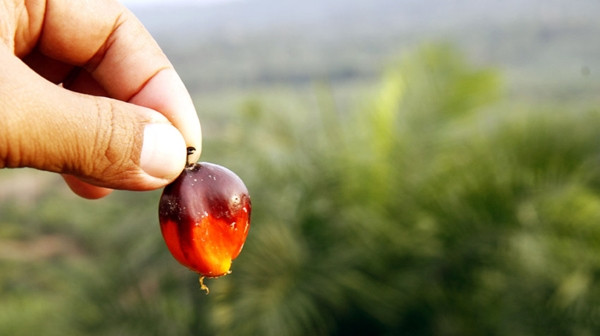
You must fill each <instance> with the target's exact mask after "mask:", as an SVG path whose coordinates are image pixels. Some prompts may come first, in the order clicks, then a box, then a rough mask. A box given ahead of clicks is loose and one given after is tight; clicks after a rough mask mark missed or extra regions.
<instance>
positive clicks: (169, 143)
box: [140, 124, 186, 179]
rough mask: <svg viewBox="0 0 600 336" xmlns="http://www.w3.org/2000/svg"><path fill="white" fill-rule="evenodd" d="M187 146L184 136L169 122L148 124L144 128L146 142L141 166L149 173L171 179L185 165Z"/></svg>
mask: <svg viewBox="0 0 600 336" xmlns="http://www.w3.org/2000/svg"><path fill="white" fill-rule="evenodd" d="M185 160H186V146H185V141H184V140H183V136H182V135H181V133H179V131H178V130H177V129H176V128H175V127H173V126H171V125H169V124H148V125H146V127H145V128H144V144H143V146H142V154H141V155H140V167H141V168H142V170H143V171H144V172H146V173H147V174H148V175H151V176H154V177H157V178H163V179H171V178H174V177H176V176H177V175H179V174H180V173H181V171H182V170H183V168H184V167H185Z"/></svg>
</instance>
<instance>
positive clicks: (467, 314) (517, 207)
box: [0, 45, 600, 335]
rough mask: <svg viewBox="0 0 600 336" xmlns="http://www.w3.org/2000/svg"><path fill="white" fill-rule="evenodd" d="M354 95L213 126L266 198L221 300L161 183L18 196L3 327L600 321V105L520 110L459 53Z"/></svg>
mask: <svg viewBox="0 0 600 336" xmlns="http://www.w3.org/2000/svg"><path fill="white" fill-rule="evenodd" d="M335 90H336V89H335V88H334V87H332V86H330V85H328V84H327V83H321V84H319V85H316V86H315V89H314V91H313V93H312V96H311V99H310V101H309V102H305V105H302V104H294V103H293V102H290V101H286V100H283V101H278V100H277V97H274V98H273V97H261V96H255V97H248V98H247V99H246V100H245V101H244V102H243V103H241V104H240V105H239V109H238V111H237V113H235V114H232V115H229V116H228V117H227V118H226V119H225V120H220V122H219V124H218V125H216V126H215V127H216V128H217V129H216V130H208V132H207V134H211V132H215V133H218V134H219V136H212V137H208V138H207V142H206V145H205V148H204V153H205V154H204V155H205V156H204V159H205V160H210V161H214V162H218V163H221V164H224V165H226V166H228V167H230V168H232V170H234V171H236V172H237V173H238V174H239V175H240V176H241V177H242V178H243V179H244V180H245V181H246V183H247V185H248V187H249V190H250V192H251V195H252V201H253V224H252V228H251V232H250V235H249V237H248V240H247V242H246V246H245V247H244V250H243V251H242V253H241V255H240V257H239V258H238V259H236V260H235V262H234V264H233V273H232V274H231V275H229V276H226V277H224V278H220V279H215V280H207V282H206V283H207V285H208V286H209V287H210V288H211V293H210V295H208V296H205V295H204V293H203V292H202V291H201V290H200V289H199V285H198V283H197V280H198V279H197V277H196V276H195V275H194V274H193V273H191V272H189V271H187V270H185V269H183V267H181V266H180V265H178V264H177V263H176V262H175V261H174V260H173V259H172V257H171V256H170V255H169V254H168V251H167V249H166V247H165V245H164V243H163V241H162V238H161V236H160V231H159V228H158V220H157V202H158V197H159V192H158V191H157V192H148V193H130V192H116V193H115V194H113V195H112V196H110V197H109V198H107V199H106V200H102V201H95V202H89V201H83V200H78V199H77V198H76V197H75V196H72V195H70V194H69V193H68V192H67V191H65V188H64V187H62V186H60V184H59V183H60V181H55V180H51V181H50V182H48V183H47V184H46V185H45V187H44V188H42V189H41V191H38V192H37V193H36V194H35V196H32V197H34V200H35V201H34V202H24V201H22V200H18V199H15V200H10V199H6V198H4V199H3V200H2V202H0V246H3V245H2V244H4V245H5V246H9V247H11V246H12V247H13V249H12V251H13V252H14V251H17V252H18V253H12V254H11V253H8V252H7V251H8V250H7V249H6V248H4V249H0V300H1V302H2V305H0V334H3V335H4V334H6V335H9V334H10V335H31V334H34V333H40V334H44V335H54V334H56V335H65V334H67V335H71V334H85V335H352V334H356V335H367V334H368V335H404V334H405V335H540V334H543V335H594V334H597V333H598V332H600V323H599V322H598V321H600V319H599V316H598V314H599V312H600V310H598V308H597V302H598V301H599V300H600V289H599V287H598V286H597V283H598V281H599V277H600V225H599V223H600V194H599V193H598V192H599V188H600V169H599V168H598V167H599V165H598V164H599V158H600V156H599V155H600V149H599V148H598V143H600V132H599V131H598V129H600V113H599V111H598V110H597V108H581V107H578V109H577V110H569V109H566V108H553V109H552V108H546V107H545V108H538V107H535V106H524V105H520V106H517V105H515V104H511V103H510V102H508V101H506V100H504V99H503V87H502V81H501V78H500V75H499V74H498V73H497V72H496V71H494V70H491V69H480V68H477V67H474V66H473V65H471V64H469V63H468V62H467V61H466V60H465V59H464V58H463V57H462V56H461V54H460V53H458V52H457V51H456V50H455V49H453V48H451V47H449V46H446V45H442V46H439V45H436V46H424V47H422V48H420V49H418V50H416V51H414V52H413V53H411V54H408V55H406V56H405V57H404V58H403V59H402V60H401V61H400V62H398V63H395V64H392V65H390V67H389V68H388V69H387V70H386V71H385V72H384V74H383V76H382V78H381V80H380V82H379V83H378V86H377V87H376V88H374V89H372V90H369V91H368V92H365V93H364V94H365V97H367V98H365V99H364V100H363V103H361V104H357V105H353V106H351V107H347V106H345V105H344V104H342V103H340V102H339V99H338V97H337V96H336V92H335ZM342 106H343V107H342ZM3 173H4V172H3ZM9 177H10V176H9ZM48 239H50V240H48ZM6 244H9V245H6ZM10 244H12V245H10ZM52 244H54V245H52ZM36 246H37V247H38V249H41V252H40V251H37V250H36ZM53 246H54V247H53ZM52 248H53V249H52ZM44 249H45V250H44ZM36 251H37V252H36Z"/></svg>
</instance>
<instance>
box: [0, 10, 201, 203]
mask: <svg viewBox="0 0 600 336" xmlns="http://www.w3.org/2000/svg"><path fill="white" fill-rule="evenodd" d="M189 146H191V147H195V148H196V152H195V154H194V155H193V156H191V157H190V160H191V161H194V162H195V161H196V160H198V158H199V156H200V151H201V130H200V122H199V121H198V116H197V114H196V111H195V109H194V106H193V103H192V100H191V98H190V96H189V94H188V92H187V90H186V89H185V87H184V85H183V83H182V81H181V79H180V78H179V76H178V75H177V73H176V72H175V70H174V69H173V66H172V65H171V64H170V63H169V61H168V59H167V58H166V56H165V55H164V54H163V52H162V51H161V50H160V48H159V47H158V45H157V44H156V42H155V41H154V40H153V39H152V37H151V36H150V34H149V33H148V32H147V31H146V30H145V29H144V27H143V26H142V24H141V23H140V22H139V21H138V20H137V19H136V18H135V17H134V16H133V14H132V13H131V12H129V11H128V10H127V9H126V8H124V7H123V6H122V5H120V4H119V3H118V2H117V1H116V0H102V1H79V0H46V1H42V0H40V1H35V0H9V1H4V2H3V3H2V4H0V168H4V167H9V168H15V167H32V168H36V169H42V170H47V171H52V172H56V173H61V174H63V177H64V178H65V181H66V182H67V184H68V185H69V186H70V187H71V189H72V190H73V191H74V192H75V193H77V194H78V195H80V196H82V197H86V198H99V197H102V196H105V195H107V194H108V193H110V191H111V190H112V189H126V190H151V189H156V188H160V187H162V186H164V185H166V184H167V183H169V182H170V181H172V180H173V179H175V177H177V176H178V175H179V173H180V172H181V171H182V170H183V169H184V167H185V163H186V147H189Z"/></svg>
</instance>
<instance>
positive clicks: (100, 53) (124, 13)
mask: <svg viewBox="0 0 600 336" xmlns="http://www.w3.org/2000/svg"><path fill="white" fill-rule="evenodd" d="M38 48H39V50H40V51H41V52H42V53H43V54H45V55H47V56H48V57H51V58H53V59H56V60H59V61H61V62H64V63H68V64H73V65H76V66H81V67H83V68H85V69H86V70H87V71H88V72H89V73H90V74H91V75H92V77H93V78H94V80H96V81H97V82H98V84H100V86H101V87H102V88H103V89H104V91H106V93H107V94H108V95H109V97H111V98H115V99H119V100H122V101H128V102H131V103H134V104H137V105H141V106H145V107H148V108H152V109H154V110H156V111H158V112H160V113H162V114H163V115H165V116H166V117H167V119H169V121H171V123H173V125H174V126H175V127H176V128H177V129H179V130H180V132H181V133H182V135H183V137H184V139H185V140H186V144H187V146H191V147H195V148H196V149H197V151H196V153H195V154H194V157H191V158H190V159H191V160H193V161H196V160H197V159H198V157H199V155H200V151H201V147H202V143H201V139H202V135H201V129H200V122H199V120H198V115H197V113H196V110H195V108H194V105H193V102H192V99H191V97H190V95H189V93H188V92H187V90H186V88H185V86H184V84H183V82H182V81H181V78H180V77H179V76H178V75H177V73H176V72H175V69H174V68H173V66H172V64H171V63H170V62H169V60H168V59H167V57H166V56H165V54H164V53H163V52H162V50H161V49H160V47H159V46H158V44H157V43H156V41H155V40H154V39H153V38H152V37H151V35H150V33H149V32H148V31H147V30H146V29H145V28H144V26H143V25H142V24H141V22H140V21H139V20H138V19H137V18H135V16H134V15H133V14H132V13H131V12H130V11H129V10H127V9H126V8H125V7H123V6H122V5H121V4H120V3H118V2H116V1H114V0H105V1H94V0H92V1H68V0H48V1H46V8H45V19H44V24H43V26H42V31H41V34H40V38H39V42H38Z"/></svg>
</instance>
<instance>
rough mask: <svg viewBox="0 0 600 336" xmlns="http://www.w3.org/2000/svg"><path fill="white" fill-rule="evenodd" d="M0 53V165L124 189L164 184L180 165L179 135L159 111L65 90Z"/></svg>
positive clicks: (182, 144)
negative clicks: (61, 174) (40, 170)
mask: <svg viewBox="0 0 600 336" xmlns="http://www.w3.org/2000/svg"><path fill="white" fill-rule="evenodd" d="M2 56H6V54H4V55H2V51H0V59H1V60H2V62H3V66H2V67H0V129H1V131H0V168H1V167H32V168H37V169H42V170H47V171H52V172H57V173H64V174H69V175H73V176H76V177H77V178H79V179H80V180H82V181H84V182H87V183H90V184H93V185H96V186H100V187H106V188H114V189H128V190H150V189H156V188H159V187H162V186H164V185H165V184H167V183H168V182H170V181H171V180H173V179H174V178H175V177H176V176H177V175H178V174H179V173H180V172H181V171H182V170H183V169H184V166H185V161H186V145H185V141H184V139H183V136H182V135H181V133H180V132H179V131H178V130H177V129H176V128H175V127H173V126H172V125H171V124H170V123H169V122H168V120H167V119H166V118H165V117H164V116H163V115H161V114H160V113H158V112H156V111H154V110H151V109H148V108H144V107H140V106H137V105H133V104H128V103H125V102H121V101H118V100H114V99H110V98H104V97H96V96H90V95H83V94H79V93H75V92H72V91H68V90H66V89H63V88H61V87H59V86H56V85H54V84H52V83H50V82H47V81H46V80H44V79H42V78H41V77H39V76H37V74H35V73H34V72H33V71H32V70H30V69H29V68H28V67H27V66H26V65H25V64H23V63H22V62H21V61H20V60H19V59H17V58H16V57H2Z"/></svg>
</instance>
